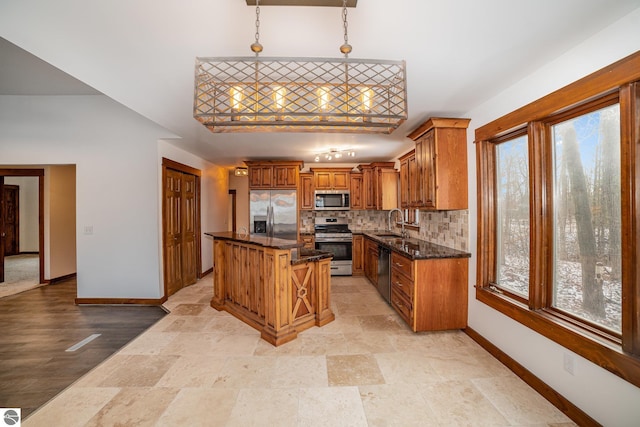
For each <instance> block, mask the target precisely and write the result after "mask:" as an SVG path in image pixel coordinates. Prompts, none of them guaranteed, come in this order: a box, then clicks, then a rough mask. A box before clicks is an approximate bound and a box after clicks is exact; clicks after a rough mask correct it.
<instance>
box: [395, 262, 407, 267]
mask: <svg viewBox="0 0 640 427" xmlns="http://www.w3.org/2000/svg"><path fill="white" fill-rule="evenodd" d="M393 264H394V265H395V266H397V267H402V266H403V265H404V264H401V263H399V262H394V263H393Z"/></svg>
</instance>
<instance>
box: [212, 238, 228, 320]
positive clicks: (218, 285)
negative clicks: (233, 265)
mask: <svg viewBox="0 0 640 427" xmlns="http://www.w3.org/2000/svg"><path fill="white" fill-rule="evenodd" d="M225 270H226V263H225V247H224V242H223V241H220V240H214V242H213V298H211V307H213V308H215V309H216V310H218V311H220V310H224V296H225V283H226V280H225V274H224V273H225Z"/></svg>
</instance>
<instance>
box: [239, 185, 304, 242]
mask: <svg viewBox="0 0 640 427" xmlns="http://www.w3.org/2000/svg"><path fill="white" fill-rule="evenodd" d="M249 227H250V229H251V233H252V234H257V235H264V236H267V237H277V238H279V239H291V240H296V239H297V238H298V205H297V199H296V190H251V191H250V192H249Z"/></svg>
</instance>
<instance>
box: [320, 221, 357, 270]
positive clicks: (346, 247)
mask: <svg viewBox="0 0 640 427" xmlns="http://www.w3.org/2000/svg"><path fill="white" fill-rule="evenodd" d="M314 228H315V240H316V249H318V250H320V251H325V252H331V253H332V254H333V259H332V260H331V275H332V276H351V273H352V264H353V261H352V249H353V234H352V233H351V230H349V223H348V220H347V219H346V218H316V219H315V227H314Z"/></svg>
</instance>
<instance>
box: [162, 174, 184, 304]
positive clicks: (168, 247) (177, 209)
mask: <svg viewBox="0 0 640 427" xmlns="http://www.w3.org/2000/svg"><path fill="white" fill-rule="evenodd" d="M164 221H165V227H164V228H165V234H164V256H165V259H164V280H165V283H166V286H167V296H170V295H173V294H174V293H176V292H177V291H179V290H180V289H181V288H182V260H181V256H180V255H181V253H182V173H180V172H177V171H174V170H171V169H166V170H165V174H164Z"/></svg>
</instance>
